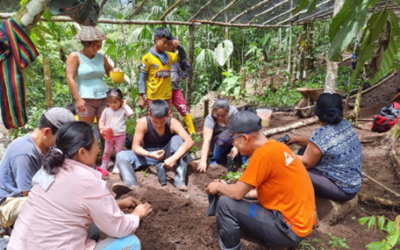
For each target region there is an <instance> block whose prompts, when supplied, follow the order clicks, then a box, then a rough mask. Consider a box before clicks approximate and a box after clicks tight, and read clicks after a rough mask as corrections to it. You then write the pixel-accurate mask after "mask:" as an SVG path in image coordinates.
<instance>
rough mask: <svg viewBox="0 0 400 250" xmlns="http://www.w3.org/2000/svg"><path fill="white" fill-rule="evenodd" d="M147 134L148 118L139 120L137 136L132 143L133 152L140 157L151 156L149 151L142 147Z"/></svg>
mask: <svg viewBox="0 0 400 250" xmlns="http://www.w3.org/2000/svg"><path fill="white" fill-rule="evenodd" d="M146 132H147V120H146V117H143V118H141V119H139V121H138V123H137V125H136V130H135V135H134V136H133V142H132V151H133V152H134V153H135V154H137V155H140V156H148V155H149V151H147V150H146V149H144V148H143V147H142V142H143V138H144V135H145V134H146Z"/></svg>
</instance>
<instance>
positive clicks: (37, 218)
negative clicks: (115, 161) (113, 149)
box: [7, 122, 152, 250]
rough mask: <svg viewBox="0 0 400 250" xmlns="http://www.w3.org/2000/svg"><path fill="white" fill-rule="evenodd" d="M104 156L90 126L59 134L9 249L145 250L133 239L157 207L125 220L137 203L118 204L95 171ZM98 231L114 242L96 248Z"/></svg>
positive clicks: (68, 126) (74, 126)
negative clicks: (142, 221)
mask: <svg viewBox="0 0 400 250" xmlns="http://www.w3.org/2000/svg"><path fill="white" fill-rule="evenodd" d="M98 153H99V148H98V146H97V140H96V137H95V136H94V134H93V131H92V128H91V126H90V125H88V124H87V123H85V122H72V123H68V124H65V125H63V126H62V127H61V128H60V129H59V130H58V132H57V134H56V139H55V149H54V150H52V151H49V152H48V153H47V155H46V156H45V159H44V163H43V167H42V169H40V170H39V172H37V174H36V175H35V176H34V177H33V180H32V182H33V188H32V190H31V192H30V194H29V196H28V199H27V200H26V202H25V204H24V206H23V208H22V211H21V213H20V215H19V217H18V220H17V222H16V224H15V227H14V230H13V233H12V236H11V239H10V243H9V245H8V247H7V249H9V250H13V249H18V250H19V249H35V250H40V249H95V250H98V249H140V242H139V240H138V238H137V237H136V236H134V235H133V233H134V232H135V230H136V229H137V227H138V226H139V222H140V219H142V218H143V217H145V216H147V215H148V214H149V213H150V212H151V211H152V209H151V206H150V205H149V204H148V203H145V204H137V206H136V208H135V209H134V210H133V212H132V213H131V214H124V213H123V212H122V211H121V210H120V208H128V207H130V206H132V205H133V204H132V201H133V200H134V199H133V198H127V199H122V200H119V201H115V199H114V198H113V196H112V195H111V193H110V192H109V190H108V187H107V183H106V182H105V181H103V180H102V179H101V173H100V172H98V171H96V170H94V169H93V168H92V166H93V165H94V164H95V162H96V157H97V154H98ZM96 226H97V227H98V229H100V230H101V231H102V232H104V233H106V234H107V235H109V236H110V237H113V238H107V239H105V240H102V241H100V242H98V243H96V241H95V240H93V239H94V238H96V236H97V240H98V237H99V233H100V231H99V230H98V229H97V230H96V228H97V227H96ZM93 229H95V230H93ZM93 234H96V235H93ZM91 235H93V237H90V236H91Z"/></svg>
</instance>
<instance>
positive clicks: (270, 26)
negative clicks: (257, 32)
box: [192, 20, 290, 29]
mask: <svg viewBox="0 0 400 250" xmlns="http://www.w3.org/2000/svg"><path fill="white" fill-rule="evenodd" d="M192 22H198V23H201V24H211V25H217V26H227V27H238V28H260V29H264V28H287V27H290V25H263V24H244V23H222V22H214V21H209V20H192Z"/></svg>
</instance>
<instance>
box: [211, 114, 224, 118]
mask: <svg viewBox="0 0 400 250" xmlns="http://www.w3.org/2000/svg"><path fill="white" fill-rule="evenodd" d="M213 115H214V117H215V118H224V117H225V116H226V114H223V115H219V114H215V113H213Z"/></svg>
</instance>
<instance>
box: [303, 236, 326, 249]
mask: <svg viewBox="0 0 400 250" xmlns="http://www.w3.org/2000/svg"><path fill="white" fill-rule="evenodd" d="M321 242H322V240H321V239H317V238H314V239H312V240H311V242H310V243H308V242H307V241H305V240H303V241H302V242H300V245H299V246H300V249H301V250H325V248H323V247H319V248H318V247H317V246H313V243H317V244H319V243H321Z"/></svg>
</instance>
